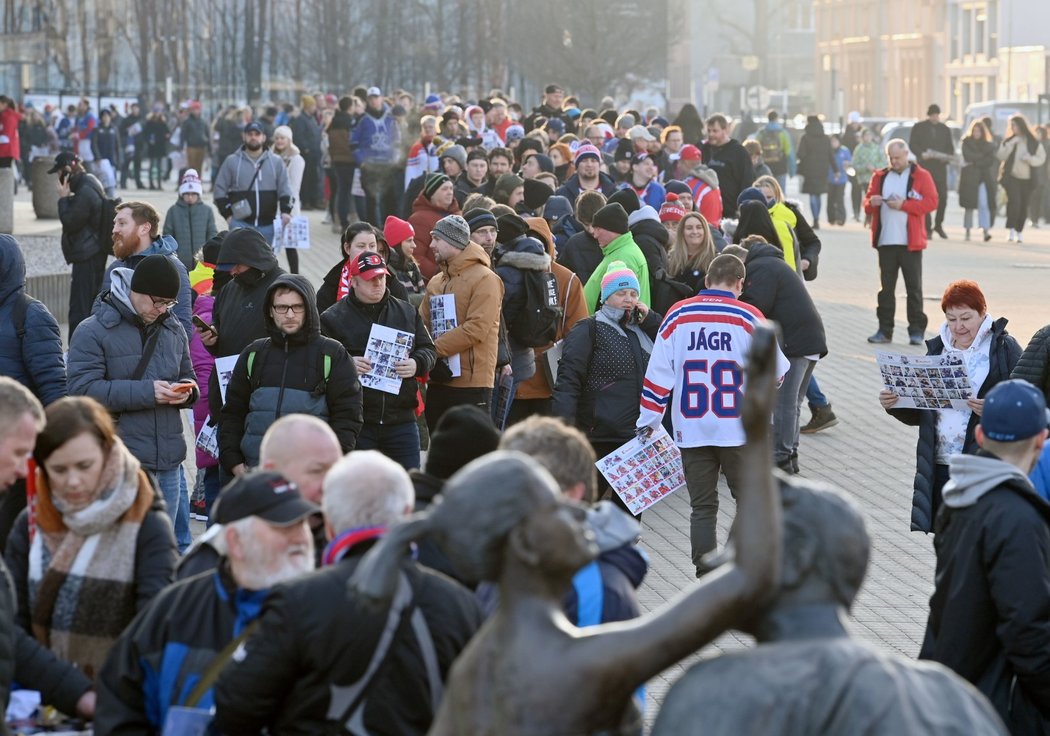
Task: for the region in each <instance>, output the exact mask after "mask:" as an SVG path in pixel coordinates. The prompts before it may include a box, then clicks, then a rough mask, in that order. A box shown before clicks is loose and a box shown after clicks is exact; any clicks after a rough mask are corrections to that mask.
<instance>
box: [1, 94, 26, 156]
mask: <svg viewBox="0 0 1050 736" xmlns="http://www.w3.org/2000/svg"><path fill="white" fill-rule="evenodd" d="M21 119H22V115H21V114H20V113H19V112H18V110H15V109H14V108H13V107H9V108H7V109H6V110H4V111H3V112H2V113H0V136H2V138H0V158H13V159H14V160H15V161H20V160H21V159H22V146H21V144H20V143H19V139H18V122H19V121H20V120H21Z"/></svg>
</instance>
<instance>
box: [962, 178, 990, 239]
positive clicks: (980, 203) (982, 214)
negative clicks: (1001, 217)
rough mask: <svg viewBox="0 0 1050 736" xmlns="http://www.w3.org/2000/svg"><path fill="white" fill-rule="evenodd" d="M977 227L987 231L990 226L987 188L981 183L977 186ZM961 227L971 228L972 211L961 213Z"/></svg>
mask: <svg viewBox="0 0 1050 736" xmlns="http://www.w3.org/2000/svg"><path fill="white" fill-rule="evenodd" d="M977 226H978V227H979V228H981V229H982V230H987V229H988V228H990V227H991V226H992V211H991V210H990V209H989V208H988V188H987V187H986V186H985V185H984V182H981V183H980V184H978V185H977ZM963 227H965V228H966V229H967V230H969V229H970V228H971V227H973V210H972V209H968V210H966V211H965V212H963Z"/></svg>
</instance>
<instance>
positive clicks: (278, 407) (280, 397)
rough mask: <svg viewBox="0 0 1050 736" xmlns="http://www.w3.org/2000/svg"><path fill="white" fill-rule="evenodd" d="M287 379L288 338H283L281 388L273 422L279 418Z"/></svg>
mask: <svg viewBox="0 0 1050 736" xmlns="http://www.w3.org/2000/svg"><path fill="white" fill-rule="evenodd" d="M287 379H288V337H287V336H285V338H284V367H282V368H281V388H280V390H279V391H278V392H277V410H276V411H275V412H274V417H273V418H274V421H276V420H278V419H280V418H281V405H282V404H284V382H285V381H286V380H287Z"/></svg>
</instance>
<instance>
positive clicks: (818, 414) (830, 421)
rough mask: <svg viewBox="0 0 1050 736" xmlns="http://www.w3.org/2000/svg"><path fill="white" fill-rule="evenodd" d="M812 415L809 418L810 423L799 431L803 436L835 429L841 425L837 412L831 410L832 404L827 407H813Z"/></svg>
mask: <svg viewBox="0 0 1050 736" xmlns="http://www.w3.org/2000/svg"><path fill="white" fill-rule="evenodd" d="M811 411H812V415H811V416H810V418H809V423H808V424H806V425H805V426H804V427H802V428H801V429H799V432H801V433H802V434H813V433H814V432H819V431H821V430H822V429H827V428H828V427H834V426H835V425H836V424H838V423H839V418H838V417H836V416H835V412H833V411H832V410H831V404H828V405H827V406H817V407H811Z"/></svg>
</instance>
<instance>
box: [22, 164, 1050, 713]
mask: <svg viewBox="0 0 1050 736" xmlns="http://www.w3.org/2000/svg"><path fill="white" fill-rule="evenodd" d="M169 186H170V184H169ZM123 196H124V198H125V199H126V200H129V199H135V198H142V199H146V200H148V201H150V202H152V203H154V204H155V205H156V206H157V207H158V209H159V210H160V212H161V214H162V216H163V213H164V212H165V211H166V210H167V208H168V207H169V206H170V205H171V204H172V203H173V202H174V200H175V196H176V195H175V194H174V193H173V192H170V191H168V192H160V193H158V192H135V191H129V192H124V193H123ZM205 198H206V199H209V200H210V196H209V195H208V194H207V193H206V194H205ZM15 206H16V216H15V223H16V226H15V235H16V237H17V236H19V235H29V234H34V235H48V234H57V233H58V223H57V221H56V220H47V221H38V220H36V219H35V217H34V216H33V214H32V208H31V206H30V204H29V199H28V194H27V193H26V192H24V190H23V191H22V192H20V194H19V195H18V197H17V198H16V205H15ZM804 209H805V208H804ZM806 211H807V212H808V210H806ZM306 214H307V215H308V216H309V217H310V220H311V226H312V234H313V243H314V248H313V249H311V250H310V251H301V256H300V261H301V264H302V272H303V273H304V275H306V276H307V277H308V278H310V279H311V281H312V282H313V283H314V284H315V285H319V284H320V282H321V279H322V276H323V275H324V273H326V272H327V271H328V269H329V268H330V267H331V266H332V265H333V264H334V263H335V262H336V260H337V259H338V258H339V238H338V235H336V234H335V233H333V232H331V229H330V227H329V226H326V225H321V224H320V221H321V216H322V213H320V212H309V213H306ZM947 221H948V222H949V223H952V224H953V225H954V224H958V223H961V221H962V212H961V210H959V209H958V208H957V207H956V206H955V204H954V195H953V198H952V206H951V207H950V208H949V214H948V218H947ZM998 226H999V227H998V228H997V229H995V230H994V231H993V232H994V234H995V235H996V240H993V241H992V242H991V243H987V244H985V243H977V242H972V243H966V242H963V239H962V238H963V232H962V228H961V227H954V226H949V227H948V234H949V236H951V237H950V239H949V240H941V239H938V238H936V237H935V239H934V240H933V241H932V242H931V244H930V248H929V249H928V250H927V251H926V254H925V256H924V273H923V283H924V289H925V294H926V313H927V315H928V316H929V318H930V328H931V330H930V332H928V333H927V337H930V336H932V335H933V334H935V330H937V329H939V328H940V325H941V324H942V322H943V321H944V320H943V313H942V312H941V310H940V295H941V292H942V291H943V289H944V286H945V285H946V284H947V283H949V282H950V281H952V280H955V279H959V278H972V279H974V280H976V281H977V282H978V283H979V284H980V285H981V287H982V289H983V290H984V293H985V295H986V297H987V300H988V305H989V310H990V312H991V314H992V315H993V316H995V317H1000V316H1005V317H1007V318H1009V320H1010V324H1009V327H1008V329H1009V331H1010V333H1011V334H1013V335H1014V337H1015V338H1017V340H1018V341H1019V342H1020V343H1021V344H1022V345H1025V344H1027V342H1028V339H1029V338H1030V337H1031V335H1032V334H1033V333H1034V332H1035V331H1036V330H1037V329H1038V328H1039V327H1041V326H1042V325H1043V324H1045V323H1047V322H1050V310H1048V309H1047V308H1046V306H1045V305H1046V303H1047V300H1046V294H1047V291H1048V290H1050V280H1048V276H1050V230H1046V229H1044V230H1029V231H1026V232H1025V237H1026V240H1027V241H1028V242H1026V243H1025V244H1024V245H1016V244H1006V243H1005V231H1004V230H1003V229H1002V227H1001V226H1002V220H1001V219H1000V220H999V222H998ZM977 232H979V231H977ZM819 235H820V236H821V239H822V241H823V250H822V253H821V260H820V275H819V278H818V279H817V280H816V281H814V282H810V284H809V286H810V289H811V293H812V294H813V296H814V299H815V300H816V303H817V306H818V308H819V309H820V313H821V315H822V316H823V318H824V325H825V328H826V330H827V336H828V345H829V349H830V353H829V355H828V357H827V358H825V359H824V360H822V361H820V364H819V365H818V367H817V370H816V374H815V375H816V377H817V378H818V380H819V382H820V385H821V388H822V389H823V391H824V393H825V394H827V396H828V398H829V399H830V400H831V402H832V405H833V407H834V410H835V413H836V414H837V415H838V417H839V424H838V426H836V427H834V428H831V429H829V430H826V431H824V432H821V433H819V434H816V435H803V437H802V445H801V448H800V451H799V454H800V459H799V464H800V466H801V471H802V472H801V478H803V479H805V480H819V481H824V482H827V483H832V484H834V485H836V486H838V487H839V488H841V489H843V490H844V491H845V492H846V493H848V494H849V495H851V496H852V497H853V498H854V499H855V500H856V501H857V502H858V504H859V505H860V506H861V508H862V509H863V511H864V513H865V515H866V517H867V521H868V527H869V531H870V533H871V535H872V537H873V540H874V548H873V551H872V556H871V565H870V568H869V571H868V578H867V581H866V583H865V585H864V588H863V590H862V592H861V594H860V597H859V599H858V601H857V605H856V607H855V609H854V611H853V616H852V620H851V621H850V628H851V630H852V631H853V632H854V634H855V635H856V636H857V637H859V638H861V639H863V640H865V641H868V642H871V643H873V644H875V645H876V646H878V647H880V648H884V649H885V650H886V651H890V652H895V653H898V654H901V655H905V656H908V657H914V656H915V655H916V654H917V652H918V650H919V646H920V644H921V640H922V635H923V631H924V627H925V621H926V610H927V600H928V597H929V594H930V592H931V590H932V579H933V568H934V557H933V552H932V538H931V537H927V536H926V535H923V534H918V533H914V532H911V531H909V519H910V513H911V485H912V475H913V471H914V464H915V442H916V434H917V430H916V429H915V428H911V427H906V426H904V425H903V424H901V423H899V422H897V421H896V420H894V419H892V418H891V417H889V416H888V415H887V414H886V413H885V412H884V411H883V410H882V409H881V408H880V406H879V404H878V401H877V394H878V391H879V387H880V383H879V380H878V378H879V373H878V370H877V369H876V366H875V359H874V355H875V352H876V349H880V350H887V349H890V350H894V351H899V352H905V353H909V354H915V355H920V354H923V353H924V352H925V349H924V348H919V347H911V346H909V345H907V344H906V336H907V329H906V324H905V322H904V286H903V282H900V283H899V285H898V308H897V329H896V342H895V343H894V344H893V345H892V346H872V345H869V344H868V343H867V342H866V340H865V338H866V337H867V336H868V335H870V334H871V333H873V332H874V331H875V328H876V326H877V325H876V320H875V293H876V290H877V288H878V273H877V264H876V257H875V254H874V252H873V251H872V249H871V247H870V240H869V234H868V233H867V231H865V230H864V229H862V228H861V226H860V225H859V224H856V223H852V222H851V223H850V224H849V225H847V226H846V227H842V228H829V227H827V226H823V228H822V229H821V230H820V231H819ZM27 260H29V261H30V270H31V273H32V268H33V266H32V262H33V260H34V259H33V257H32V256H30V257H29V258H28V259H27ZM282 265H283V266H286V265H287V264H286V262H285V261H284V259H283V258H282ZM63 317H64V315H59V318H60V319H62V318H63ZM64 333H65V330H64V329H63V334H64ZM807 419H808V411H807V410H806V409H805V408H803V418H802V421H803V422H805V421H807ZM721 501H722V503H721V510H720V525H719V540H720V541H721V542H724V541H725V535H726V532H727V531H728V528H729V523H730V521H731V519H732V514H733V501H732V499H731V497H730V496H729V494H728V491H727V490H726V488H725V486H724V483H723V484H722V488H721ZM688 514H689V508H688V499H687V498H686V497H685V496H684V495H682V496H677V497H671V498H669V499H667V500H665V501H664V502H662V503H660V504H658V505H657V506H656V507H655V508H654V509H653V510H651V511H648V512H646V513H645V515H644V533H643V539H642V541H643V546H644V548H645V550H646V551H647V553H648V554H649V556H650V560H651V568H650V571H649V575H648V577H647V578H646V581H645V584H644V585H643V587H642V589H641V591H640V596H641V600H642V604H643V606H644V607H645V608H646V609H654V608H657V607H659V606H660V605H662V604H664V603H665V602H667V601H669V600H672V599H673V598H674V597H675V596H676V595H677V594H678V593H679V592H680V591H682V590H683V589H684V588H686V587H687V586H688V585H689V584H690V583H691V582H692V570H693V566H692V564H691V562H690V559H689V538H688V530H689V524H688ZM748 645H749V640H748V638H747V637H741V636H736V635H732V634H729V635H725V636H723V637H721V638H720V639H719V640H718V641H717V642H715V644H714V645H713V646H711V647H708V648H707V649H705V650H703V651H702V652H701V653H700V655H699V656H702V657H706V656H713V655H714V654H716V653H717V652H718V651H729V650H733V649H739V648H742V647H745V646H748ZM685 664H686V666H688V661H687V662H686V663H685ZM680 669H681V668H680V667H674V668H672V669H671V670H668V671H667V672H666V673H664V675H663V676H661V677H659V678H657V679H656V680H654V681H653V682H652V683H651V685H650V689H649V692H650V695H651V696H653V697H654V698H655V699H656V700H657V701H659V700H661V699H662V697H663V694H664V693H665V692H666V689H667V687H668V685H669V683H670V682H673V681H674V680H675V679H677V677H678V676H679V674H680ZM652 712H653V711H652V709H650V716H651V714H652Z"/></svg>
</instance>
